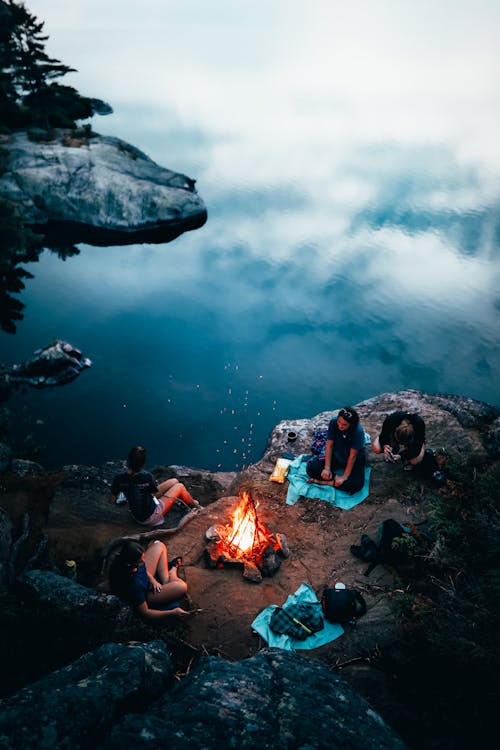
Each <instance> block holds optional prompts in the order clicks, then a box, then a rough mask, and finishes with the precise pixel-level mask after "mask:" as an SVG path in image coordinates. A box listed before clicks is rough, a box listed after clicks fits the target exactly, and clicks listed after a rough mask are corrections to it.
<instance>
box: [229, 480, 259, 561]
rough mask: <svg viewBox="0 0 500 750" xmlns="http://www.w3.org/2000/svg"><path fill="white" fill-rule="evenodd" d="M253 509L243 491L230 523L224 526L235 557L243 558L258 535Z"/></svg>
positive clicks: (253, 506) (250, 501) (248, 496)
mask: <svg viewBox="0 0 500 750" xmlns="http://www.w3.org/2000/svg"><path fill="white" fill-rule="evenodd" d="M255 508H256V505H255V504H254V502H253V501H252V498H251V497H250V495H249V493H248V492H245V491H243V492H242V494H241V500H240V502H239V503H238V505H237V506H236V509H235V510H234V512H233V515H232V518H231V522H230V523H228V524H227V526H226V533H227V541H228V543H229V544H230V545H231V546H232V547H233V548H234V550H235V555H236V556H237V557H240V556H244V555H245V553H247V552H249V551H252V549H253V547H254V544H255V541H256V535H258V528H257V514H256V512H255Z"/></svg>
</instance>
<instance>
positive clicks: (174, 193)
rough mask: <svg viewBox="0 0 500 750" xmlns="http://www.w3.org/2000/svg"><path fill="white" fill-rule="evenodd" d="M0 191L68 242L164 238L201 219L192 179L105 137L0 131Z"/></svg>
mask: <svg viewBox="0 0 500 750" xmlns="http://www.w3.org/2000/svg"><path fill="white" fill-rule="evenodd" d="M1 146H2V148H3V151H4V153H5V154H6V159H5V166H4V171H3V172H2V175H1V176H0V197H2V198H4V199H6V200H8V201H10V202H12V203H13V204H14V205H15V206H16V207H17V209H18V211H19V212H20V215H21V217H22V218H23V220H24V221H25V222H26V223H27V224H30V225H33V226H34V227H35V228H36V227H39V228H41V229H42V230H43V232H44V233H45V234H47V236H48V237H49V239H50V238H51V237H52V236H53V238H54V239H56V238H57V239H58V241H59V242H61V241H62V240H61V238H63V239H64V240H65V241H70V242H87V243H89V244H94V245H110V244H117V245H120V244H130V243H136V242H167V241H169V240H171V239H174V238H175V237H177V236H178V235H179V234H182V232H185V231H186V230H189V229H196V228H198V227H200V226H202V225H203V224H204V223H205V221H206V216H207V212H206V208H205V206H204V203H203V201H202V199H201V198H200V196H199V195H198V193H197V192H196V190H195V187H194V185H195V181H194V180H193V179H191V178H190V177H187V176H186V175H183V174H179V173H177V172H173V171H171V170H169V169H165V168H164V167H161V166H159V165H158V164H156V163H155V162H154V161H152V159H150V158H149V157H148V156H146V155H145V154H144V153H142V152H141V151H139V149H137V148H135V147H134V146H132V145H130V144H128V143H126V142H125V141H122V140H120V139H119V138H113V137H109V136H100V135H96V134H90V135H89V134H85V135H81V136H76V135H75V134H74V133H73V132H71V131H62V130H59V131H54V132H53V133H51V134H50V137H47V135H44V134H43V133H42V134H38V135H37V137H36V140H33V139H32V138H31V139H30V137H28V134H27V133H25V132H17V133H13V134H11V135H9V136H4V137H3V140H2V143H1Z"/></svg>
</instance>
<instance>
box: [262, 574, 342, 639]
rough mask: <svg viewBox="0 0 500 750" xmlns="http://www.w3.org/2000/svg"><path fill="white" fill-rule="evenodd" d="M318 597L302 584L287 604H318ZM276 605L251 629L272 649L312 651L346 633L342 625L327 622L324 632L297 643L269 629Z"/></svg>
mask: <svg viewBox="0 0 500 750" xmlns="http://www.w3.org/2000/svg"><path fill="white" fill-rule="evenodd" d="M317 601H318V599H317V596H316V594H315V593H314V591H313V590H312V588H311V587H310V586H308V584H307V583H301V584H300V586H299V588H298V589H297V591H296V592H295V594H290V596H289V597H288V598H287V600H286V602H285V604H284V605H283V606H286V605H287V604H291V603H293V604H298V603H300V604H303V603H305V602H317ZM276 606H277V605H276V604H271V605H270V606H269V607H266V608H265V609H263V610H262V612H260V613H259V614H258V615H257V617H256V618H255V620H254V621H253V622H252V625H251V628H252V630H255V632H256V633H258V634H259V635H260V636H261V637H262V638H263V639H264V640H265V641H266V643H267V644H268V645H269V646H271V647H276V648H282V649H285V650H286V651H295V650H296V649H299V648H300V649H304V650H311V649H313V648H318V647H319V646H324V645H325V643H330V641H334V640H335V639H336V638H338V637H339V636H341V635H342V634H343V632H344V629H343V627H342V625H338V624H336V623H335V624H333V623H331V622H328V620H325V627H324V628H323V630H320V631H318V632H317V633H314V635H310V636H309V637H308V638H306V639H305V641H297V640H295V639H294V638H290V636H289V635H283V634H280V633H275V632H274V631H272V630H271V628H270V627H269V620H270V619H271V615H272V613H273V611H274V610H275V609H276Z"/></svg>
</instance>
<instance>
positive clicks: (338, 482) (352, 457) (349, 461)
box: [335, 448, 358, 487]
mask: <svg viewBox="0 0 500 750" xmlns="http://www.w3.org/2000/svg"><path fill="white" fill-rule="evenodd" d="M357 455H358V451H357V450H356V449H355V448H351V450H350V451H349V458H348V459H347V463H346V465H345V469H344V473H343V474H342V475H341V476H340V477H337V478H336V480H335V486H336V487H340V486H341V485H342V484H344V482H345V481H346V479H349V477H350V476H351V471H352V467H353V466H354V462H355V461H356V456H357Z"/></svg>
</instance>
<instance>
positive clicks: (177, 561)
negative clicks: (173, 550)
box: [168, 557, 182, 570]
mask: <svg viewBox="0 0 500 750" xmlns="http://www.w3.org/2000/svg"><path fill="white" fill-rule="evenodd" d="M179 565H182V557H174V559H173V560H170V562H169V564H168V569H169V570H170V569H171V568H178V567H179Z"/></svg>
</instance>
